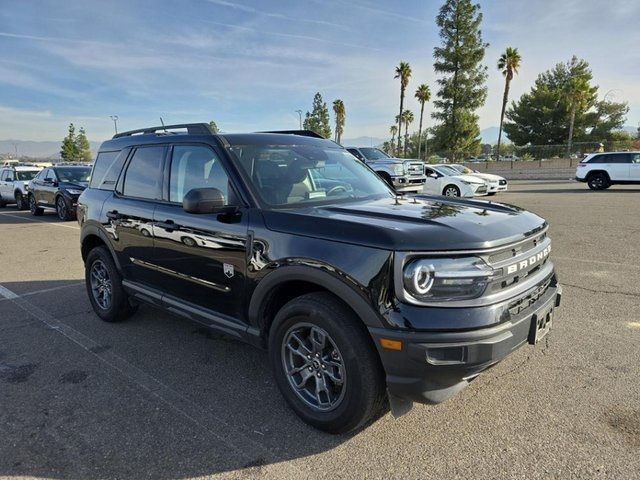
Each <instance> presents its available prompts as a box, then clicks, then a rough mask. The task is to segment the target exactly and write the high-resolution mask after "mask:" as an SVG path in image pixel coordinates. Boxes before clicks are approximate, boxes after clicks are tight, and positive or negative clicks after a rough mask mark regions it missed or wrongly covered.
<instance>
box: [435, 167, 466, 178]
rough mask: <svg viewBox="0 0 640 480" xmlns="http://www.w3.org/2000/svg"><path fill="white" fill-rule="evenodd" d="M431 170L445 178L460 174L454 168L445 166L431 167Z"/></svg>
mask: <svg viewBox="0 0 640 480" xmlns="http://www.w3.org/2000/svg"><path fill="white" fill-rule="evenodd" d="M433 169H434V170H435V171H437V172H438V173H441V174H442V175H444V176H445V177H450V176H451V175H460V172H459V171H457V170H456V169H455V168H453V167H449V166H446V165H438V166H437V167H433Z"/></svg>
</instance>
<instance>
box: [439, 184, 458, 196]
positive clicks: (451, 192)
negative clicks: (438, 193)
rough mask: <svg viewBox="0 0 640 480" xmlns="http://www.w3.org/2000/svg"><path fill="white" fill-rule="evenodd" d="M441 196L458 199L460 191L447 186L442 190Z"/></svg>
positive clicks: (453, 186)
mask: <svg viewBox="0 0 640 480" xmlns="http://www.w3.org/2000/svg"><path fill="white" fill-rule="evenodd" d="M442 195H444V196H445V197H459V196H460V189H459V188H458V187H456V186H455V185H447V186H446V187H444V189H443V190H442Z"/></svg>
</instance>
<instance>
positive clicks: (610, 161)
mask: <svg viewBox="0 0 640 480" xmlns="http://www.w3.org/2000/svg"><path fill="white" fill-rule="evenodd" d="M605 161H606V162H607V172H609V177H610V178H611V180H613V181H622V182H624V181H628V180H629V170H630V167H631V155H630V154H629V153H610V154H608V155H605Z"/></svg>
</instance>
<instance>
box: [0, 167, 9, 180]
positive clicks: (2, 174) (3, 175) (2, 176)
mask: <svg viewBox="0 0 640 480" xmlns="http://www.w3.org/2000/svg"><path fill="white" fill-rule="evenodd" d="M7 172H8V170H2V171H1V172H0V182H6V181H7Z"/></svg>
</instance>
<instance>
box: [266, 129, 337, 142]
mask: <svg viewBox="0 0 640 480" xmlns="http://www.w3.org/2000/svg"><path fill="white" fill-rule="evenodd" d="M256 133H284V134H287V135H300V136H301V137H313V138H322V139H323V140H325V138H324V137H323V136H322V135H320V134H318V133H316V132H314V131H313V130H273V131H269V132H256Z"/></svg>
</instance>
